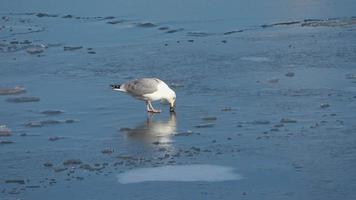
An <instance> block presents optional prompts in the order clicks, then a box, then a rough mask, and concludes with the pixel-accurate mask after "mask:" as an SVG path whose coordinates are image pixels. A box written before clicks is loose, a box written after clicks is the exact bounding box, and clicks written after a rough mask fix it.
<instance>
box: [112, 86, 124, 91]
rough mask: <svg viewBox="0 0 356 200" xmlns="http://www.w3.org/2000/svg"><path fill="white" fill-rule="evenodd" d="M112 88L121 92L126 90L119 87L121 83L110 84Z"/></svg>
mask: <svg viewBox="0 0 356 200" xmlns="http://www.w3.org/2000/svg"><path fill="white" fill-rule="evenodd" d="M110 86H111V88H112V89H113V90H117V91H121V92H126V90H124V89H123V88H121V85H110Z"/></svg>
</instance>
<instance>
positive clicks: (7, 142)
mask: <svg viewBox="0 0 356 200" xmlns="http://www.w3.org/2000/svg"><path fill="white" fill-rule="evenodd" d="M14 143H15V142H14V141H11V140H0V145H2V144H14Z"/></svg>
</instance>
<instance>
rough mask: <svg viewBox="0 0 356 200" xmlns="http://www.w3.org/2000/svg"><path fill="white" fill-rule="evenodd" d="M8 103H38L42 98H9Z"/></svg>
mask: <svg viewBox="0 0 356 200" xmlns="http://www.w3.org/2000/svg"><path fill="white" fill-rule="evenodd" d="M6 101H7V102H9V103H29V102H38V101H40V98H38V97H12V98H7V99H6Z"/></svg>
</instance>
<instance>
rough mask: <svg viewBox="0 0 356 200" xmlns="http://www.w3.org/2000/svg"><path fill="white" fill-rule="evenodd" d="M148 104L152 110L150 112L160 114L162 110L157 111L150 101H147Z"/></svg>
mask: <svg viewBox="0 0 356 200" xmlns="http://www.w3.org/2000/svg"><path fill="white" fill-rule="evenodd" d="M147 103H148V106H149V108H150V110H149V111H148V112H153V113H160V112H161V110H156V109H155V108H154V107H153V106H152V103H151V102H150V101H147Z"/></svg>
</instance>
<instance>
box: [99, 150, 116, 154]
mask: <svg viewBox="0 0 356 200" xmlns="http://www.w3.org/2000/svg"><path fill="white" fill-rule="evenodd" d="M101 153H103V154H112V153H114V150H113V149H103V150H101Z"/></svg>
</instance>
